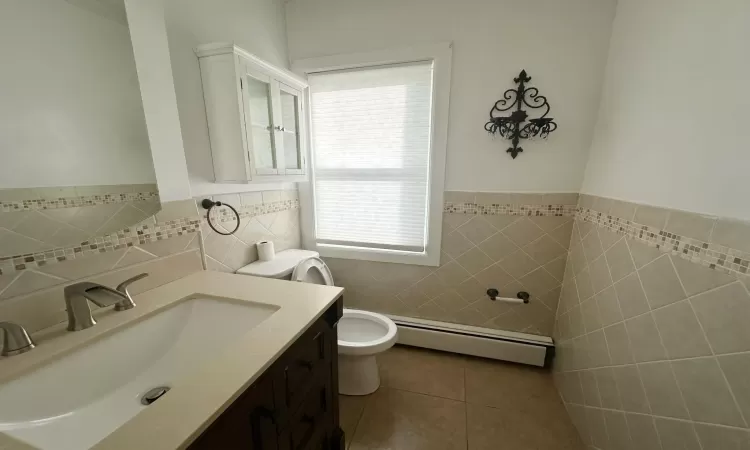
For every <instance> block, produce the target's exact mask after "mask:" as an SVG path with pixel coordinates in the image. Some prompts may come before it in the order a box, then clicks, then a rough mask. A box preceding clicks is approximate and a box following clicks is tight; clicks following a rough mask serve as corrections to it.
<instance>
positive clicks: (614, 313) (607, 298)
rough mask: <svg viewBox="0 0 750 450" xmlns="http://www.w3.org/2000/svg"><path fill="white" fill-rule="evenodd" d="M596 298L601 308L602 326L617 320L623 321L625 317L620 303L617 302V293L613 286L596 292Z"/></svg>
mask: <svg viewBox="0 0 750 450" xmlns="http://www.w3.org/2000/svg"><path fill="white" fill-rule="evenodd" d="M595 299H596V304H597V306H598V308H599V317H600V318H601V321H602V326H605V327H606V326H608V325H612V324H614V323H617V322H622V319H623V318H622V313H621V312H620V305H619V304H618V303H617V294H615V289H614V288H613V287H612V286H610V287H608V288H607V289H605V290H603V291H601V292H600V293H598V294H596V297H595Z"/></svg>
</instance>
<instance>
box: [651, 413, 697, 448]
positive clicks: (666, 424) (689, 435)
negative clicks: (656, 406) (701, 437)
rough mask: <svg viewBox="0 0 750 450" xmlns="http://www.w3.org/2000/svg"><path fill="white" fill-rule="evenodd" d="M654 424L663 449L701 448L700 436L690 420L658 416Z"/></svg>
mask: <svg viewBox="0 0 750 450" xmlns="http://www.w3.org/2000/svg"><path fill="white" fill-rule="evenodd" d="M654 424H655V425H656V431H657V432H658V433H659V440H660V441H661V446H662V448H663V449H680V450H682V449H684V450H701V445H700V444H699V443H698V437H697V436H696V434H695V430H694V429H693V425H692V424H691V423H690V422H682V421H679V420H672V419H664V418H661V417H657V418H655V420H654Z"/></svg>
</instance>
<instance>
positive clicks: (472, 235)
mask: <svg viewBox="0 0 750 450" xmlns="http://www.w3.org/2000/svg"><path fill="white" fill-rule="evenodd" d="M458 231H459V232H460V233H461V234H463V235H464V236H465V237H466V238H467V239H469V240H470V241H471V242H473V243H474V244H475V245H479V243H480V242H482V241H484V240H485V239H487V238H488V237H490V236H492V235H493V234H495V233H497V230H496V229H495V227H493V226H492V225H490V224H489V223H488V222H487V221H486V220H484V219H483V218H482V216H479V215H477V216H474V217H473V218H472V219H471V220H469V221H468V222H466V223H465V224H463V225H461V226H460V227H458Z"/></svg>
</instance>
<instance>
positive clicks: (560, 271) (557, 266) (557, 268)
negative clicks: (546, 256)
mask: <svg viewBox="0 0 750 450" xmlns="http://www.w3.org/2000/svg"><path fill="white" fill-rule="evenodd" d="M565 263H566V256H565V255H562V256H560V257H559V258H557V259H553V260H552V261H550V262H548V263H547V264H545V265H544V270H546V271H547V272H549V274H550V275H552V276H553V277H555V279H556V280H557V281H558V282H562V280H563V278H565Z"/></svg>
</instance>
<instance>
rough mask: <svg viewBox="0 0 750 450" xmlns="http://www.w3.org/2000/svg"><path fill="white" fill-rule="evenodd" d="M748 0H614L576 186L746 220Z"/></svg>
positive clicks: (749, 169)
mask: <svg viewBox="0 0 750 450" xmlns="http://www.w3.org/2000/svg"><path fill="white" fill-rule="evenodd" d="M748 43H750V2H748V1H747V0H713V1H711V2H706V1H705V0H620V2H619V5H618V8H617V17H616V19H615V26H614V31H613V35H612V43H611V48H610V55H609V63H608V67H607V74H606V82H605V87H604V94H603V101H602V106H601V110H600V113H599V118H598V123H597V126H596V132H595V135H594V139H593V144H592V147H591V157H590V161H589V163H588V167H587V170H586V178H585V183H584V186H583V192H584V193H589V194H595V195H601V196H607V197H614V198H620V199H625V200H630V201H635V202H643V203H649V204H654V205H657V206H665V207H671V208H677V209H684V210H688V211H694V212H702V213H709V214H716V215H723V216H730V217H737V218H744V219H750V199H749V198H748V188H747V181H748V176H749V174H750V84H749V83H750V56H748V55H750V53H748V51H749V50H748Z"/></svg>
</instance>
